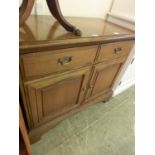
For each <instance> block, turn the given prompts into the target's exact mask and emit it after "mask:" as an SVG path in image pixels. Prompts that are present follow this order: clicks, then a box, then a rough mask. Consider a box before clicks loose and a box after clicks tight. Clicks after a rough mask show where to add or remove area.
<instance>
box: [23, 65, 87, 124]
mask: <svg viewBox="0 0 155 155" xmlns="http://www.w3.org/2000/svg"><path fill="white" fill-rule="evenodd" d="M89 72H90V71H89V69H88V68H87V69H84V70H79V71H76V72H72V73H68V74H63V75H62V74H61V75H57V76H55V77H53V76H51V77H47V78H43V79H40V80H35V81H32V82H27V83H25V88H26V91H27V96H28V100H29V105H30V109H31V114H32V119H33V123H34V126H36V125H38V124H40V123H44V122H46V121H48V120H51V119H54V118H56V117H58V116H59V115H62V114H64V113H66V112H68V111H70V110H71V109H73V108H76V107H77V106H79V105H80V104H81V102H82V101H83V97H84V94H85V90H86V89H85V88H86V84H87V81H88V77H89Z"/></svg>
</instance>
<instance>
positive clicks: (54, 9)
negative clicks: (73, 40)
mask: <svg viewBox="0 0 155 155" xmlns="http://www.w3.org/2000/svg"><path fill="white" fill-rule="evenodd" d="M46 2H47V5H48V8H49V10H50V12H51V14H52V15H53V16H54V17H55V18H56V19H57V20H58V22H59V23H60V24H61V25H62V26H63V27H64V28H65V29H66V30H67V31H69V32H73V33H74V34H75V35H77V36H81V31H80V30H79V29H77V28H76V27H75V26H73V25H71V24H70V23H69V22H68V21H67V20H66V19H65V18H64V16H63V15H62V13H61V10H60V6H59V2H58V0H46Z"/></svg>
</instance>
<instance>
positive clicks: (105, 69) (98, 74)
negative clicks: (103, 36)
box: [87, 61, 123, 99]
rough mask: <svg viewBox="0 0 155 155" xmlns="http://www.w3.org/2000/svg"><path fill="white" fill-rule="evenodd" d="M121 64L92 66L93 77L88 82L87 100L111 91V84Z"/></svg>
mask: <svg viewBox="0 0 155 155" xmlns="http://www.w3.org/2000/svg"><path fill="white" fill-rule="evenodd" d="M122 64H123V62H122V61H121V62H114V63H110V64H105V63H102V64H97V65H95V66H94V72H93V76H92V79H91V82H90V86H89V91H88V93H87V99H91V98H95V97H98V96H100V95H103V94H104V92H108V91H109V90H111V88H112V85H113V82H114V80H115V78H116V76H117V74H118V72H119V70H120V68H121V66H122Z"/></svg>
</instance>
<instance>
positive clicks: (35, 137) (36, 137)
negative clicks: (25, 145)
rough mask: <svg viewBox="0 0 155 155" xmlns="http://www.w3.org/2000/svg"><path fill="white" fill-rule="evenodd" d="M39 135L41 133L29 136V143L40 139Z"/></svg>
mask: <svg viewBox="0 0 155 155" xmlns="http://www.w3.org/2000/svg"><path fill="white" fill-rule="evenodd" d="M41 136H42V135H37V136H33V137H31V136H30V142H31V144H33V143H35V142H37V141H39V140H40V139H41Z"/></svg>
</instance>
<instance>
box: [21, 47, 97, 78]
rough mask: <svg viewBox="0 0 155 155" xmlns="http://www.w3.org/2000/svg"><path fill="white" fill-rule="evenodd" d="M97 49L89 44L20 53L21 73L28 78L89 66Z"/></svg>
mask: <svg viewBox="0 0 155 155" xmlns="http://www.w3.org/2000/svg"><path fill="white" fill-rule="evenodd" d="M97 49H98V46H89V47H79V48H70V49H62V50H57V51H52V52H42V53H32V54H27V55H22V56H21V57H20V63H21V66H22V69H23V72H24V73H23V75H24V77H26V78H28V77H33V76H40V75H45V74H50V73H56V72H62V71H67V70H70V69H75V68H80V67H84V66H89V65H91V64H92V63H93V61H94V59H95V56H96V52H97Z"/></svg>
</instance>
